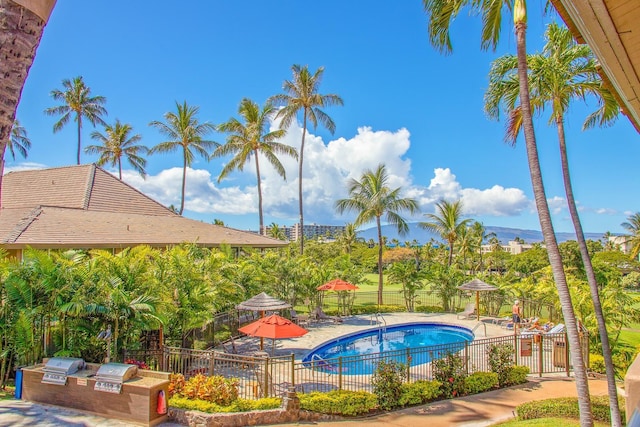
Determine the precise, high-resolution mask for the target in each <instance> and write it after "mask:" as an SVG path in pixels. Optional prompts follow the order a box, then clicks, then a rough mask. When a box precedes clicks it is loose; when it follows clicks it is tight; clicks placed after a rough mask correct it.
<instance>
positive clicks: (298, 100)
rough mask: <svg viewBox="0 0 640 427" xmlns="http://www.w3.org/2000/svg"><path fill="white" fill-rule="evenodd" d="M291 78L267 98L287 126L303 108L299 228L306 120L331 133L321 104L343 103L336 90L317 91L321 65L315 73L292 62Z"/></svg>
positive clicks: (333, 126) (301, 241)
mask: <svg viewBox="0 0 640 427" xmlns="http://www.w3.org/2000/svg"><path fill="white" fill-rule="evenodd" d="M291 70H292V71H293V80H286V81H285V82H284V84H283V89H284V91H285V93H282V94H278V95H274V96H272V97H271V98H270V101H272V102H273V103H274V104H276V105H282V106H283V108H282V109H280V111H278V114H277V115H276V118H279V119H282V121H281V122H280V128H281V129H283V128H288V127H289V125H291V122H292V121H293V120H294V119H295V118H296V117H297V116H298V113H299V112H300V111H302V142H301V143H300V153H299V154H300V157H299V162H298V205H299V209H300V230H304V214H303V210H302V163H303V160H304V140H305V136H306V134H307V121H309V122H311V124H312V125H313V127H314V129H315V128H317V127H318V122H320V124H321V125H323V126H324V127H325V128H327V129H328V130H329V132H331V133H332V134H333V132H334V131H335V129H336V125H335V123H333V120H332V119H331V117H329V116H328V115H327V113H325V112H324V111H323V110H321V108H323V107H329V106H332V105H343V102H342V98H340V97H339V96H338V95H335V94H327V95H321V94H319V93H318V89H319V86H320V83H321V81H322V74H323V73H324V67H320V68H318V69H317V70H316V72H315V73H313V74H311V73H310V72H309V68H308V66H306V65H305V66H304V67H301V66H300V65H293V66H292V67H291ZM303 253H304V236H300V255H302V254H303Z"/></svg>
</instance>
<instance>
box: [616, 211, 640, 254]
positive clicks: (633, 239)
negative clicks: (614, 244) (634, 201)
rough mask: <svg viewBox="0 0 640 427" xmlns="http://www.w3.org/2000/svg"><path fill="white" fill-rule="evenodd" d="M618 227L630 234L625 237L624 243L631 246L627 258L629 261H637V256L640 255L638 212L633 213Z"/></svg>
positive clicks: (639, 221) (639, 215) (639, 214)
mask: <svg viewBox="0 0 640 427" xmlns="http://www.w3.org/2000/svg"><path fill="white" fill-rule="evenodd" d="M620 225H621V226H622V228H624V229H625V230H627V231H628V232H629V233H630V234H629V235H627V236H625V237H626V238H627V239H626V241H625V243H626V244H627V245H629V244H630V245H631V250H630V252H629V256H630V257H631V259H638V254H640V212H636V213H634V214H633V215H631V216H630V217H628V218H627V220H626V221H625V222H623V223H622V224H620Z"/></svg>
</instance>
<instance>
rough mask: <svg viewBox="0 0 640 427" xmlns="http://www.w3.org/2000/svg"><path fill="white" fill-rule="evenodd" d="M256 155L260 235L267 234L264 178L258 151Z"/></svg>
mask: <svg viewBox="0 0 640 427" xmlns="http://www.w3.org/2000/svg"><path fill="white" fill-rule="evenodd" d="M255 156H256V177H257V178H258V217H259V218H260V231H259V233H260V235H263V236H264V235H266V234H267V233H266V232H265V230H264V218H263V215H262V182H261V181H262V180H261V179H260V162H258V151H257V150H256V152H255Z"/></svg>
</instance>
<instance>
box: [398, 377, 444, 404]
mask: <svg viewBox="0 0 640 427" xmlns="http://www.w3.org/2000/svg"><path fill="white" fill-rule="evenodd" d="M441 385H442V383H440V381H436V380H432V381H427V380H418V381H415V382H412V383H405V384H402V394H401V395H400V400H399V401H398V404H399V405H400V406H409V405H420V404H423V403H427V402H430V401H432V400H436V399H438V398H439V397H440V395H441V393H442V391H441V389H440V386H441Z"/></svg>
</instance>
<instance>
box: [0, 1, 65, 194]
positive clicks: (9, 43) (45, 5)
mask: <svg viewBox="0 0 640 427" xmlns="http://www.w3.org/2000/svg"><path fill="white" fill-rule="evenodd" d="M21 3H25V5H22V4H21ZM31 3H32V2H26V1H24V0H22V1H19V0H14V1H12V0H0V58H2V60H0V76H2V85H0V151H2V152H3V153H4V151H5V149H6V146H7V143H8V141H9V138H10V135H11V128H12V126H13V121H14V119H15V117H16V110H17V108H18V103H19V102H20V96H21V95H22V88H23V87H24V83H25V81H26V80H27V75H28V74H29V68H31V64H32V63H33V59H34V58H35V56H36V49H37V48H38V45H39V44H40V39H41V38H42V32H43V30H44V26H45V24H46V23H47V20H48V19H49V14H50V13H51V10H52V9H53V7H54V6H55V4H56V0H43V1H40V2H39V4H36V5H33V4H31ZM0 160H1V161H2V165H3V168H4V155H3V156H2V159H0ZM1 193H2V175H1V174H0V200H1ZM0 203H1V202H0Z"/></svg>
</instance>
